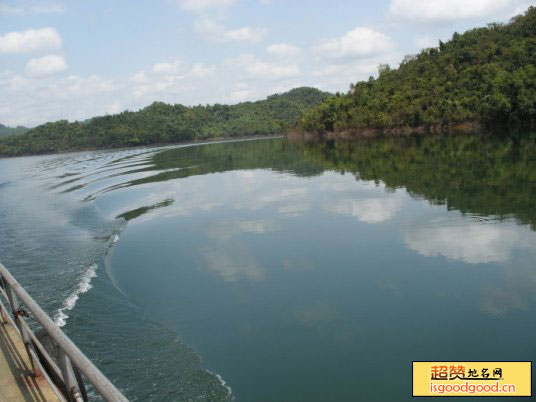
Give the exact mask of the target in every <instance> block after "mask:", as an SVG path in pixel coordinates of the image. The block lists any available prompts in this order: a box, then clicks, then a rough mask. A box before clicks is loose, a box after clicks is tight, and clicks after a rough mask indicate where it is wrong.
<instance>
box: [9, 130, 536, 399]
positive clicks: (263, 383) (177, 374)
mask: <svg viewBox="0 0 536 402" xmlns="http://www.w3.org/2000/svg"><path fill="white" fill-rule="evenodd" d="M535 138H536V137H535V136H531V135H529V136H525V137H524V138H521V139H520V138H508V139H492V138H482V137H472V136H471V137H467V136H465V137H456V136H452V137H411V138H398V139H375V140H363V141H358V142H343V141H328V142H317V143H301V144H300V143H291V142H287V141H285V140H283V139H262V140H254V141H236V142H223V143H213V144H197V145H192V146H178V147H167V148H147V149H135V150H124V151H109V152H102V151H101V152H90V153H78V154H68V155H59V156H58V155H55V156H44V157H31V158H17V159H9V160H0V258H1V259H2V260H3V262H4V264H5V265H6V266H8V267H9V268H11V269H12V271H13V272H14V274H15V275H16V276H17V277H18V278H19V280H20V281H21V282H22V283H23V285H25V286H27V287H28V289H29V291H30V293H31V294H32V295H35V297H36V298H37V299H38V301H39V302H40V303H42V304H43V306H44V307H45V309H46V310H47V311H48V312H49V313H50V314H51V315H52V316H54V317H55V319H56V321H57V322H58V323H59V324H61V325H65V326H64V329H65V330H66V331H67V333H68V334H69V335H70V336H72V337H73V338H74V340H75V342H76V343H77V344H79V346H80V347H81V348H82V349H83V350H84V351H85V352H86V353H87V354H88V355H89V356H90V357H91V358H92V359H94V360H95V362H96V363H97V365H98V366H99V367H101V369H102V370H103V371H104V372H105V373H106V374H107V375H109V376H110V377H111V379H112V380H113V381H114V382H115V383H116V384H117V385H118V386H119V387H120V388H121V389H122V390H123V391H124V392H125V393H126V395H127V396H128V397H129V398H130V399H132V400H140V401H145V400H155V401H161V400H178V401H179V400H180V401H182V400H184V401H201V400H213V401H220V400H221V401H225V400H232V399H233V398H234V399H235V400H237V401H354V400H367V401H375V400H377V401H385V400H408V399H410V397H411V361H412V360H466V361H471V360H492V361H493V360H534V359H535V357H536V346H535V345H536V342H535V341H536V321H535V320H534V317H533V312H534V307H535V304H536V264H535V261H536V233H535V232H534V229H535V227H536V203H535V202H534V200H536V158H535V155H536V145H535V144H536V142H535Z"/></svg>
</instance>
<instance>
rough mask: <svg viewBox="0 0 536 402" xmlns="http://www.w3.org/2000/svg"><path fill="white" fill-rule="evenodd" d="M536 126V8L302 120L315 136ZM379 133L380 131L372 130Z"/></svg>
mask: <svg viewBox="0 0 536 402" xmlns="http://www.w3.org/2000/svg"><path fill="white" fill-rule="evenodd" d="M465 122H471V123H478V124H479V125H484V126H493V127H506V126H509V125H523V126H529V127H534V126H535V124H536V8H534V7H530V8H529V9H528V10H527V11H526V12H525V14H524V15H520V16H517V17H514V18H513V19H512V20H511V21H510V23H508V24H489V25H488V26H487V27H485V28H475V29H472V30H470V31H467V32H465V33H464V34H458V33H455V34H454V35H453V36H452V39H451V40H450V41H448V42H445V43H443V42H441V41H439V46H438V47H436V48H429V49H424V50H422V51H421V52H420V53H419V54H418V55H415V56H406V58H405V59H404V61H403V62H402V63H401V65H400V66H399V68H398V69H390V68H389V66H388V65H380V66H379V76H378V78H377V79H373V78H372V77H371V78H370V79H369V80H368V81H362V82H358V83H356V84H353V85H351V88H350V91H349V92H348V93H347V94H345V95H338V96H334V97H330V98H327V99H326V100H325V101H324V102H322V103H321V104H320V105H319V106H317V107H316V108H313V109H312V110H311V111H310V112H309V113H307V114H306V116H304V117H303V119H302V120H301V124H300V128H301V130H303V131H306V132H310V133H317V134H322V133H326V132H339V133H344V134H349V135H352V134H361V133H367V131H373V132H375V131H380V132H381V131H384V132H397V131H411V130H413V129H416V128H420V129H423V128H424V129H432V130H435V131H437V130H441V129H445V128H448V127H449V126H453V125H456V124H458V123H465ZM370 129H372V130H370Z"/></svg>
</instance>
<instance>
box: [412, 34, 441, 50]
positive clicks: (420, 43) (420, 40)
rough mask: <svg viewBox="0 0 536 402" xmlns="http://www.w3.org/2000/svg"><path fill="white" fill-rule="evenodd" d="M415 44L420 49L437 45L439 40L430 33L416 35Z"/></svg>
mask: <svg viewBox="0 0 536 402" xmlns="http://www.w3.org/2000/svg"><path fill="white" fill-rule="evenodd" d="M413 44H414V45H415V46H416V47H418V48H419V49H426V48H429V47H437V46H438V44H439V40H438V39H437V38H434V37H432V36H430V35H424V36H416V37H415V39H414V40H413Z"/></svg>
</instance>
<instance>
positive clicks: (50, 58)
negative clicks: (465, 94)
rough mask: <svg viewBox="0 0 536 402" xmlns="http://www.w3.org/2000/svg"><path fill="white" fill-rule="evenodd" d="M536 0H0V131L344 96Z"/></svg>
mask: <svg viewBox="0 0 536 402" xmlns="http://www.w3.org/2000/svg"><path fill="white" fill-rule="evenodd" d="M534 4H535V0H471V1H469V0H378V1H374V2H371V1H357V0H354V1H347V0H337V1H318V0H310V1H301V0H294V1H291V0H153V1H142V0H130V1H126V0H117V1H110V0H108V1H101V0H78V1H67V0H65V1H61V0H37V1H26V0H18V1H11V0H8V1H4V0H0V93H1V94H2V96H1V97H0V123H3V124H8V125H18V124H21V125H27V126H34V125H37V124H40V123H43V122H46V121H53V120H58V119H68V120H77V119H78V120H80V119H86V118H88V117H92V116H95V115H102V114H106V113H109V114H111V113H117V112H120V111H123V110H127V109H128V110H137V109H139V108H141V107H144V106H146V105H148V104H150V103H152V102H153V101H156V100H159V101H164V102H168V103H182V104H185V105H194V104H213V103H237V102H241V101H245V100H258V99H262V98H264V97H266V96H267V95H270V94H272V93H277V92H283V91H286V90H289V89H291V88H294V87H297V86H303V85H307V86H314V87H317V88H320V89H323V90H328V91H333V92H335V91H346V90H347V89H348V87H349V84H350V83H351V82H355V81H358V80H363V79H367V78H368V77H369V76H370V75H373V76H374V75H376V70H377V66H378V64H380V63H389V64H390V65H391V66H393V67H396V66H397V65H398V63H399V62H400V61H401V60H402V59H403V57H404V56H405V55H407V54H415V53H417V52H418V51H419V50H420V49H422V48H423V47H429V46H436V45H437V41H438V39H440V38H441V39H443V40H445V39H448V38H450V37H451V36H452V33H453V32H455V31H457V32H463V31H465V30H467V29H469V28H471V27H474V26H483V25H485V24H486V23H488V22H492V21H499V22H506V21H508V20H509V19H510V18H511V17H512V16H513V15H516V14H519V13H521V12H523V11H524V10H525V9H526V8H527V7H528V6H529V5H534Z"/></svg>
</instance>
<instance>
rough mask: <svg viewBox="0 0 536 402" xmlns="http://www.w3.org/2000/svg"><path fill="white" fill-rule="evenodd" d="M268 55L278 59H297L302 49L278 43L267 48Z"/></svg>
mask: <svg viewBox="0 0 536 402" xmlns="http://www.w3.org/2000/svg"><path fill="white" fill-rule="evenodd" d="M266 53H268V54H269V55H271V56H276V57H296V56H298V55H300V53H301V50H300V48H298V47H296V46H293V45H289V44H288V43H276V44H273V45H270V46H268V47H267V48H266Z"/></svg>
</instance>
